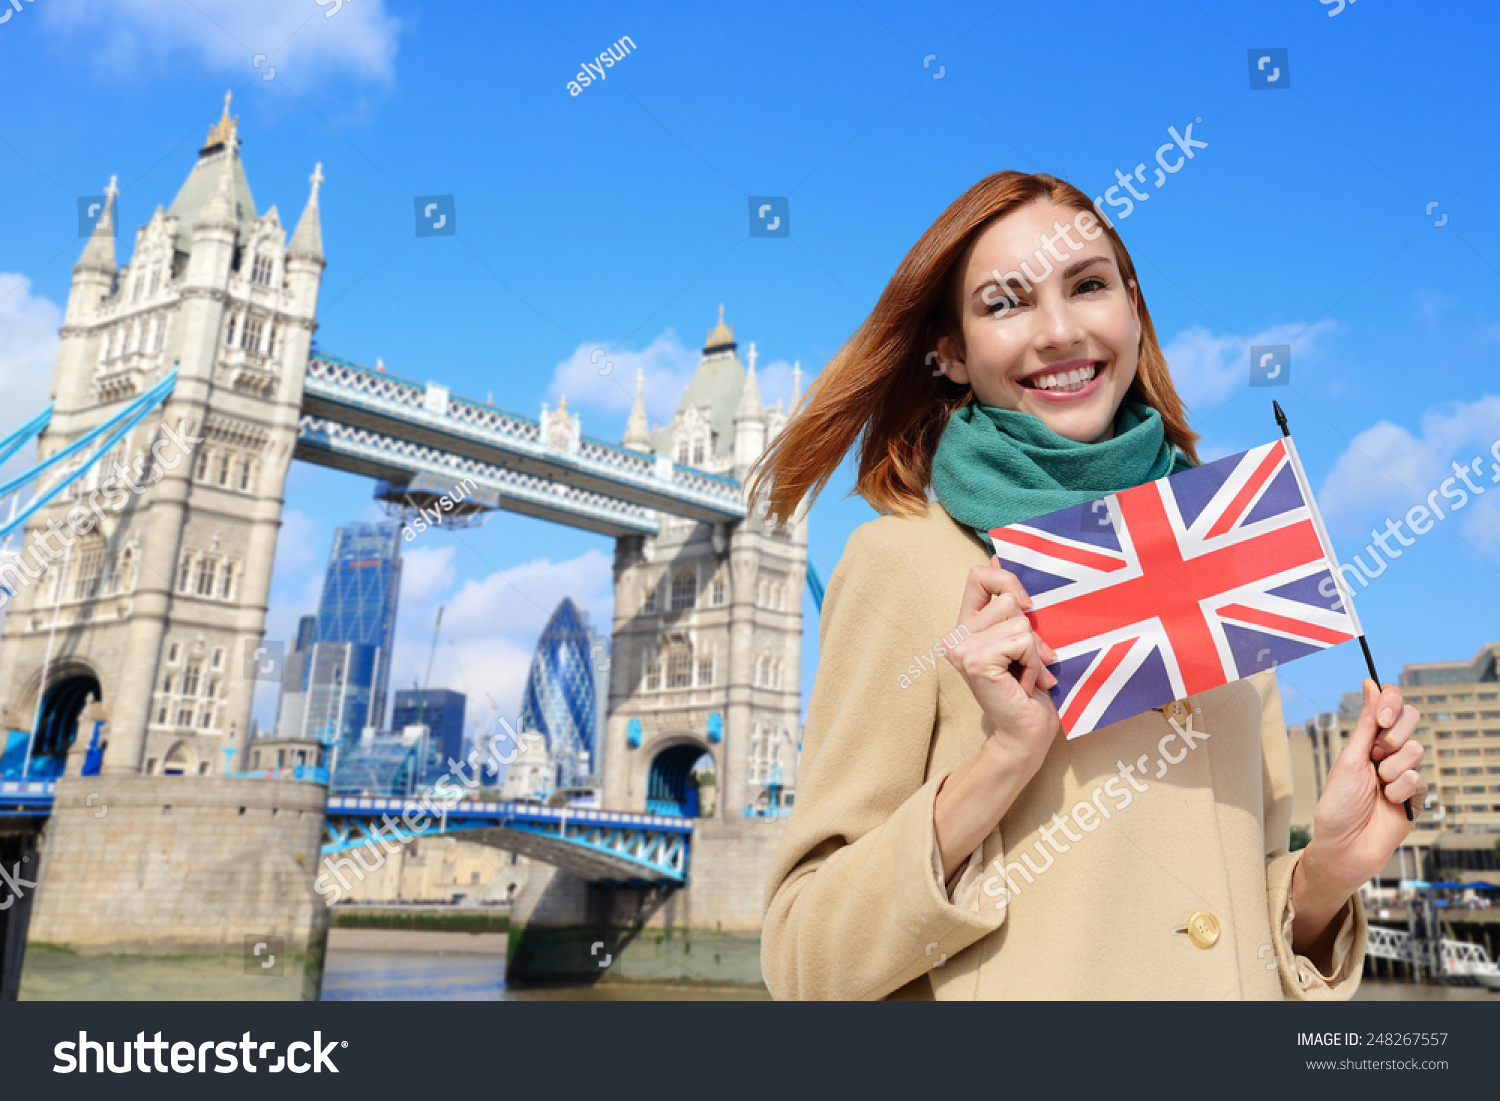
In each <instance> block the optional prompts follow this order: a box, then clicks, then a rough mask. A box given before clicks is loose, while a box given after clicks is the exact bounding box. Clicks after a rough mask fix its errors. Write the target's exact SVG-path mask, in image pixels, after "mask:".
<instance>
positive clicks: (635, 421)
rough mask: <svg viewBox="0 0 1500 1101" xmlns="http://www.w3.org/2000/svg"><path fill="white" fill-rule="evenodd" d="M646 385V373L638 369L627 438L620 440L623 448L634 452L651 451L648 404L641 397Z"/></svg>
mask: <svg viewBox="0 0 1500 1101" xmlns="http://www.w3.org/2000/svg"><path fill="white" fill-rule="evenodd" d="M645 385H646V375H645V372H644V371H642V370H641V369H640V368H636V372H635V400H634V401H632V402H631V403H630V419H628V420H627V421H626V422H625V436H624V438H623V439H622V440H620V446H621V447H628V448H630V449H631V450H632V451H650V450H651V426H650V425H649V424H648V423H647V422H646V403H645V401H644V400H643V399H642V397H641V390H642V388H643V387H644V386H645Z"/></svg>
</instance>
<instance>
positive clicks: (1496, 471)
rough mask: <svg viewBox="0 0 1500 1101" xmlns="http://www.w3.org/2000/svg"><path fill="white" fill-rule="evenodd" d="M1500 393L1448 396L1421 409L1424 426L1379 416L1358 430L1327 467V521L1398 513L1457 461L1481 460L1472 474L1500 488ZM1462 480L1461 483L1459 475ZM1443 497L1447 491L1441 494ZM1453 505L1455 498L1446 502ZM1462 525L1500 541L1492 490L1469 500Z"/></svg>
mask: <svg viewBox="0 0 1500 1101" xmlns="http://www.w3.org/2000/svg"><path fill="white" fill-rule="evenodd" d="M1497 441H1500V397H1497V396H1494V395H1486V396H1485V397H1482V398H1480V399H1479V400H1477V401H1474V402H1451V403H1448V404H1444V405H1438V406H1434V407H1432V408H1430V409H1428V410H1427V411H1426V412H1425V413H1423V414H1422V421H1421V427H1420V429H1419V432H1417V433H1413V432H1411V431H1409V430H1408V429H1406V428H1404V427H1402V426H1401V425H1398V424H1392V423H1391V422H1390V421H1386V420H1382V421H1380V422H1378V423H1376V424H1374V425H1371V426H1370V427H1369V428H1367V429H1365V430H1364V431H1363V432H1361V433H1360V434H1359V435H1358V436H1355V437H1354V440H1353V442H1352V443H1351V444H1350V446H1349V448H1348V450H1346V451H1345V452H1344V453H1343V454H1342V455H1340V456H1339V458H1338V461H1337V462H1335V463H1334V465H1333V469H1332V470H1331V471H1329V474H1328V477H1327V479H1325V480H1324V482H1323V487H1322V489H1320V490H1319V492H1318V504H1319V506H1320V507H1321V509H1322V511H1323V517H1324V519H1325V520H1326V521H1327V522H1328V524H1329V527H1330V528H1333V529H1335V530H1338V531H1341V532H1342V533H1344V534H1356V533H1359V532H1360V531H1362V530H1363V528H1365V527H1366V526H1367V525H1369V524H1371V523H1375V522H1377V521H1379V520H1380V519H1381V518H1383V517H1385V516H1388V515H1389V516H1391V517H1393V518H1394V517H1397V516H1399V515H1400V514H1401V513H1404V512H1405V511H1406V510H1407V509H1408V508H1409V507H1410V506H1411V505H1413V504H1415V503H1417V502H1418V501H1421V500H1424V499H1425V498H1426V497H1427V495H1428V494H1429V493H1431V492H1433V491H1434V490H1438V489H1439V488H1440V487H1441V485H1442V483H1443V482H1444V481H1445V480H1446V479H1448V478H1451V477H1453V476H1454V470H1453V463H1454V462H1461V463H1465V464H1467V463H1471V462H1472V461H1473V460H1474V459H1475V458H1476V457H1478V458H1479V459H1480V460H1481V462H1480V464H1479V466H1478V469H1477V470H1474V469H1473V468H1471V471H1472V472H1471V474H1470V480H1471V481H1473V482H1474V483H1476V484H1477V485H1478V486H1479V488H1480V489H1482V490H1484V491H1485V492H1486V494H1488V493H1495V492H1500V487H1497V486H1496V483H1497V482H1500V453H1497V452H1500V443H1497ZM1455 487H1458V483H1455ZM1440 500H1442V498H1440ZM1449 507H1451V504H1450V505H1449ZM1468 510H1469V511H1468V514H1467V515H1466V516H1465V517H1464V521H1463V525H1462V526H1461V528H1460V530H1461V532H1462V533H1463V534H1464V536H1465V538H1469V539H1471V541H1476V540H1477V541H1479V542H1481V543H1486V542H1487V543H1489V544H1490V545H1495V544H1496V543H1500V509H1497V508H1496V502H1495V501H1494V500H1493V499H1491V498H1489V497H1487V496H1486V497H1482V498H1478V499H1476V500H1473V501H1472V502H1470V503H1469V505H1468Z"/></svg>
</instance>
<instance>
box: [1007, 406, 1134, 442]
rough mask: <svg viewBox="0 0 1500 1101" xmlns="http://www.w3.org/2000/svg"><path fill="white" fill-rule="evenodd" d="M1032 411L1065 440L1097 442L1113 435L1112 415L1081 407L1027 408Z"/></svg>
mask: <svg viewBox="0 0 1500 1101" xmlns="http://www.w3.org/2000/svg"><path fill="white" fill-rule="evenodd" d="M1027 412H1029V413H1032V414H1034V415H1035V416H1036V418H1037V419H1038V420H1040V421H1041V422H1042V423H1043V424H1045V425H1046V426H1047V427H1048V428H1050V429H1051V430H1052V431H1053V432H1056V433H1057V434H1058V435H1059V436H1061V437H1062V438H1063V439H1065V440H1072V441H1073V442H1074V443H1099V442H1100V441H1101V440H1106V439H1109V438H1111V437H1112V436H1113V435H1114V417H1113V416H1103V415H1101V414H1100V413H1099V412H1097V411H1093V410H1091V411H1089V412H1085V411H1084V410H1082V409H1079V410H1068V411H1067V412H1063V411H1061V410H1058V409H1055V408H1047V409H1035V408H1033V409H1029V410H1027Z"/></svg>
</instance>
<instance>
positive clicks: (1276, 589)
mask: <svg viewBox="0 0 1500 1101" xmlns="http://www.w3.org/2000/svg"><path fill="white" fill-rule="evenodd" d="M990 536H991V538H993V539H994V541H995V552H996V553H997V554H998V555H999V556H1000V560H1001V564H1002V565H1004V566H1005V568H1006V569H1008V570H1010V571H1011V572H1012V573H1014V574H1015V575H1016V577H1017V578H1019V579H1020V582H1021V584H1022V585H1023V586H1025V588H1026V592H1027V593H1028V594H1029V595H1030V596H1031V598H1032V601H1033V602H1034V607H1033V609H1032V611H1031V612H1029V613H1028V618H1029V619H1030V620H1031V622H1032V626H1033V628H1034V629H1035V630H1036V631H1037V633H1038V634H1040V635H1041V636H1042V638H1044V639H1045V640H1046V641H1047V642H1048V644H1050V645H1051V646H1052V648H1053V649H1054V650H1056V651H1057V655H1058V660H1057V661H1056V662H1055V663H1054V664H1052V665H1050V666H1049V668H1050V669H1051V670H1052V672H1053V673H1055V674H1056V676H1057V684H1056V685H1054V686H1053V688H1052V689H1051V694H1052V698H1053V700H1054V701H1055V702H1056V704H1057V710H1058V713H1059V715H1060V716H1061V717H1062V726H1063V729H1064V730H1065V731H1067V735H1068V737H1069V738H1077V737H1080V736H1082V735H1084V734H1087V733H1088V732H1089V731H1091V730H1095V729H1097V728H1099V727H1101V726H1108V725H1110V724H1111V723H1116V722H1119V721H1121V720H1122V719H1128V718H1130V717H1131V716H1133V715H1139V714H1140V713H1142V712H1143V711H1147V710H1150V709H1151V708H1153V707H1158V706H1161V705H1162V704H1166V703H1170V702H1171V701H1173V700H1178V699H1183V698H1185V697H1187V696H1190V695H1194V694H1196V693H1199V692H1204V691H1207V690H1208V689H1210V688H1217V687H1218V686H1219V685H1221V684H1228V683H1229V682H1230V681H1233V680H1238V679H1240V678H1241V677H1246V676H1249V675H1250V674H1252V673H1257V672H1260V671H1261V670H1264V669H1269V668H1272V667H1273V666H1275V665H1277V664H1280V663H1282V662H1286V661H1291V660H1293V659H1294V658H1299V657H1302V656H1304V655H1305V654H1310V653H1313V652H1315V651H1317V650H1323V649H1327V648H1328V647H1330V646H1336V645H1338V644H1339V643H1341V642H1348V641H1350V640H1351V639H1353V638H1355V637H1357V636H1358V635H1360V634H1362V633H1363V632H1362V630H1361V628H1360V625H1359V619H1358V617H1357V616H1356V615H1355V612H1354V602H1353V600H1352V599H1351V596H1350V593H1349V590H1348V589H1347V587H1346V586H1345V584H1344V580H1343V578H1342V577H1341V576H1340V574H1339V572H1338V568H1337V562H1338V559H1337V557H1336V556H1335V554H1334V553H1333V550H1332V545H1331V544H1330V542H1329V539H1328V534H1327V532H1326V531H1325V530H1324V527H1323V521H1322V519H1321V517H1319V515H1318V509H1317V504H1316V503H1315V501H1314V500H1313V495H1312V491H1311V490H1310V489H1309V487H1308V483H1307V477H1306V475H1305V474H1304V473H1303V470H1302V465H1301V463H1300V462H1299V461H1298V459H1297V452H1296V449H1295V448H1294V447H1293V446H1292V441H1291V439H1290V438H1283V439H1279V440H1277V441H1276V442H1274V443H1269V444H1266V445H1264V446H1262V447H1256V448H1252V449H1250V450H1249V451H1245V452H1242V453H1240V454H1238V455H1231V456H1229V457H1228V458H1225V459H1219V460H1217V461H1215V462H1211V463H1205V464H1204V465H1202V466H1198V467H1194V468H1193V469H1191V470H1185V471H1182V472H1180V473H1178V474H1174V475H1172V476H1170V477H1167V478H1161V479H1159V480H1157V481H1155V482H1150V483H1148V484H1146V485H1142V486H1136V487H1135V488H1133V489H1127V490H1123V491H1122V492H1120V493H1112V494H1110V495H1108V496H1106V497H1104V498H1102V499H1100V500H1097V501H1091V502H1089V503H1087V504H1083V505H1077V506H1074V507H1072V508H1065V509H1061V510H1060V511H1058V512H1052V513H1048V514H1047V515H1045V516H1039V517H1037V518H1036V519H1033V520H1027V521H1026V522H1025V523H1020V524H1011V525H1009V526H1008V527H1003V528H995V529H994V530H993V531H991V532H990Z"/></svg>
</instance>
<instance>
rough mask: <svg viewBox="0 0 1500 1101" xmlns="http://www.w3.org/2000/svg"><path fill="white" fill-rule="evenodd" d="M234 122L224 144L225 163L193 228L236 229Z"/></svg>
mask: <svg viewBox="0 0 1500 1101" xmlns="http://www.w3.org/2000/svg"><path fill="white" fill-rule="evenodd" d="M234 146H235V140H234V124H233V123H232V122H231V123H230V128H229V136H228V140H227V141H226V142H225V144H224V163H223V164H222V166H221V167H220V169H219V178H218V179H217V180H216V181H215V182H214V189H213V193H212V194H211V195H209V197H208V202H206V203H204V204H203V209H202V210H201V211H200V212H199V214H198V220H197V221H196V222H194V223H193V228H194V229H195V230H196V229H199V228H201V227H204V226H228V227H229V228H230V229H236V228H238V226H239V219H238V218H236V217H235V201H234Z"/></svg>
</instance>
